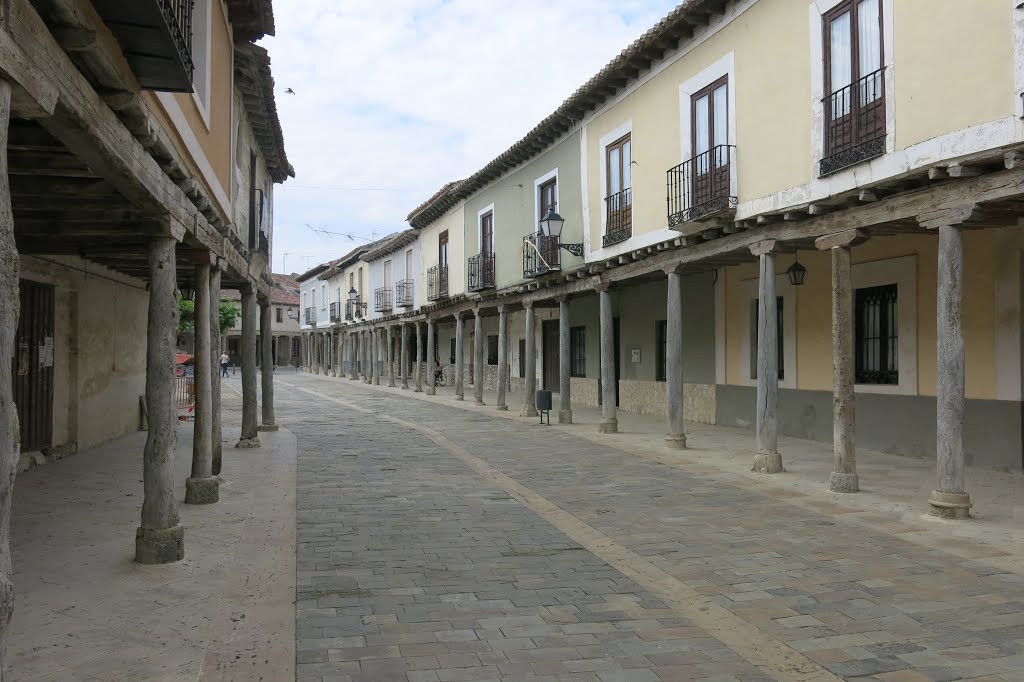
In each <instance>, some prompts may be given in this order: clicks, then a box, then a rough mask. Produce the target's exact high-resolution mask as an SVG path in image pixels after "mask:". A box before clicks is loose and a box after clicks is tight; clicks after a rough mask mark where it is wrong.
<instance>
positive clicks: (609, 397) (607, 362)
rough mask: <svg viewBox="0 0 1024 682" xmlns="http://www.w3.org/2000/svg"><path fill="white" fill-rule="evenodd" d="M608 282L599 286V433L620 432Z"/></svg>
mask: <svg viewBox="0 0 1024 682" xmlns="http://www.w3.org/2000/svg"><path fill="white" fill-rule="evenodd" d="M608 286H609V285H608V283H607V282H603V283H602V284H601V285H600V286H598V288H597V291H598V297H599V298H600V301H599V303H600V323H601V423H600V424H598V425H597V431H598V433H618V431H619V419H618V417H617V416H616V415H617V412H616V402H617V401H616V397H615V393H616V390H615V389H616V384H617V382H618V377H617V376H615V322H614V319H613V318H612V296H611V293H610V292H609V291H608Z"/></svg>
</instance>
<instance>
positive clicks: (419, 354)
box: [416, 322, 423, 393]
mask: <svg viewBox="0 0 1024 682" xmlns="http://www.w3.org/2000/svg"><path fill="white" fill-rule="evenodd" d="M416 392H417V393H423V341H422V338H421V336H420V323H419V322H417V323H416Z"/></svg>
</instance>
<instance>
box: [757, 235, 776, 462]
mask: <svg viewBox="0 0 1024 682" xmlns="http://www.w3.org/2000/svg"><path fill="white" fill-rule="evenodd" d="M774 250H775V240H773V239H768V240H765V241H762V242H758V243H757V244H754V245H753V246H751V247H750V252H751V253H752V254H754V255H755V256H757V257H758V259H759V261H760V265H761V271H760V279H759V280H758V306H757V413H756V417H755V419H756V427H757V454H755V455H754V466H753V471H759V472H761V473H762V474H777V473H779V472H780V471H783V468H782V455H780V454H779V445H778V441H779V431H778V409H779V352H778V345H779V334H778V321H779V318H778V303H777V301H776V297H775V253H774Z"/></svg>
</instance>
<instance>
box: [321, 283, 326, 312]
mask: <svg viewBox="0 0 1024 682" xmlns="http://www.w3.org/2000/svg"><path fill="white" fill-rule="evenodd" d="M320 308H321V309H326V308H327V285H326V284H321V285H320Z"/></svg>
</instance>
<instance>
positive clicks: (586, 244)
mask: <svg viewBox="0 0 1024 682" xmlns="http://www.w3.org/2000/svg"><path fill="white" fill-rule="evenodd" d="M587 156H588V155H587V127H586V126H583V127H582V128H581V132H580V203H581V204H582V209H583V213H582V216H583V253H584V254H585V256H584V258H583V260H584V262H588V261H589V260H590V178H588V177H587Z"/></svg>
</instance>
